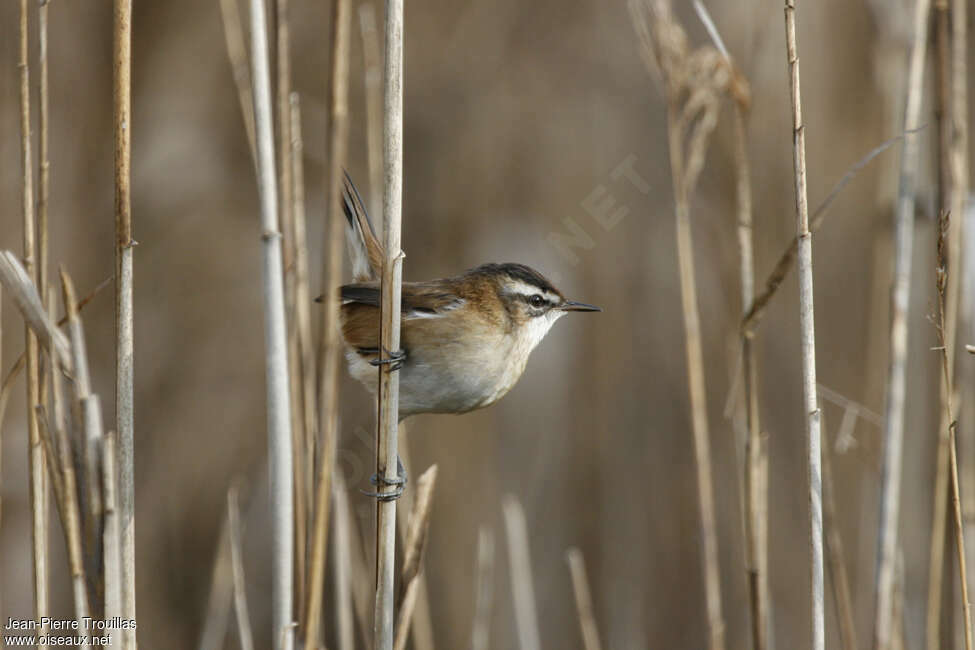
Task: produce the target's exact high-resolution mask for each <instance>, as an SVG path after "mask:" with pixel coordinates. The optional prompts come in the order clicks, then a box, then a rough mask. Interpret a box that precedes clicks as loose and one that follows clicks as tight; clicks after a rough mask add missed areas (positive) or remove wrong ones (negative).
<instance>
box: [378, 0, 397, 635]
mask: <svg viewBox="0 0 975 650" xmlns="http://www.w3.org/2000/svg"><path fill="white" fill-rule="evenodd" d="M383 120H384V121H383V170H384V171H383V176H384V180H385V190H384V192H383V244H384V249H385V259H384V260H383V269H382V283H381V287H382V296H381V305H382V307H381V319H382V320H381V326H380V350H385V351H386V352H388V353H392V352H393V351H396V350H399V347H400V309H399V307H400V296H401V292H402V281H403V258H404V257H405V256H404V255H403V251H402V250H401V248H400V235H401V222H402V201H403V0H387V3H386V62H385V70H384V74H383ZM378 394H379V434H378V435H379V438H378V442H377V445H376V467H377V470H376V471H377V474H378V476H379V477H380V479H385V480H386V481H390V480H395V479H396V473H397V464H398V454H397V443H398V441H397V430H398V422H399V375H398V374H397V373H396V372H395V371H393V370H392V368H391V366H390V364H385V365H384V366H383V367H382V368H381V369H380V371H379V391H378ZM382 485H383V483H382V481H380V489H379V491H380V493H382V492H383V487H382ZM378 510H379V513H378V523H377V526H376V565H377V567H376V611H375V619H374V624H373V628H374V630H375V644H376V648H378V650H391V648H392V647H393V640H394V638H393V581H394V573H395V566H394V565H395V560H396V501H395V500H384V499H382V498H380V499H379V504H378Z"/></svg>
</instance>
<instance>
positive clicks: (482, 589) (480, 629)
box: [471, 526, 494, 650]
mask: <svg viewBox="0 0 975 650" xmlns="http://www.w3.org/2000/svg"><path fill="white" fill-rule="evenodd" d="M493 604H494V533H493V532H492V531H491V529H490V528H487V527H485V526H481V527H480V528H479V529H478V531H477V581H476V582H475V589H474V621H473V623H472V625H471V650H488V647H489V645H488V644H489V641H490V632H491V610H492V605H493Z"/></svg>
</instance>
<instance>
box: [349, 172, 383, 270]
mask: <svg viewBox="0 0 975 650" xmlns="http://www.w3.org/2000/svg"><path fill="white" fill-rule="evenodd" d="M342 209H343V211H344V212H345V218H346V219H347V220H348V222H349V227H348V228H346V230H345V235H346V241H347V242H348V244H349V258H350V259H351V260H352V277H354V278H355V279H356V280H357V281H359V282H363V281H367V280H374V279H376V278H378V277H379V274H380V272H381V271H382V267H383V257H384V255H383V246H382V244H380V243H379V240H378V239H376V233H375V231H374V230H373V229H372V223H371V222H370V221H369V214H368V213H367V212H366V208H365V206H364V205H363V203H362V197H361V196H359V191H358V190H357V189H356V188H355V185H353V183H352V179H351V178H349V174H348V173H346V174H345V184H344V186H343V188H342Z"/></svg>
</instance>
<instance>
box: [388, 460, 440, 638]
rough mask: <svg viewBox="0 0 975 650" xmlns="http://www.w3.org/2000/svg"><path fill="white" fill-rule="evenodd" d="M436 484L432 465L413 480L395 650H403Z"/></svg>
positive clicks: (418, 588)
mask: <svg viewBox="0 0 975 650" xmlns="http://www.w3.org/2000/svg"><path fill="white" fill-rule="evenodd" d="M436 483H437V466H436V465H432V466H431V467H430V468H429V469H427V471H425V472H423V474H421V475H420V478H419V479H417V481H416V499H415V503H414V507H413V509H412V510H411V512H410V523H409V530H408V531H407V534H406V543H405V546H404V551H403V569H402V578H401V579H400V607H399V614H398V616H397V623H396V639H395V643H394V644H393V648H394V649H395V650H406V642H407V639H408V638H409V635H410V625H411V623H412V621H413V612H414V608H415V607H416V602H417V596H418V595H419V593H420V584H421V583H420V576H421V575H422V574H421V572H420V571H421V568H422V562H423V550H424V548H426V541H427V529H428V528H429V527H430V512H431V509H432V506H433V490H434V487H435V486H436Z"/></svg>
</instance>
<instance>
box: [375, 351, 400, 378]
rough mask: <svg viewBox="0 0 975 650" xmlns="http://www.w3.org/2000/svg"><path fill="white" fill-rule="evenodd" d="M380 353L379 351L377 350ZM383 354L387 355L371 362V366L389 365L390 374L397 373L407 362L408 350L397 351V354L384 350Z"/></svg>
mask: <svg viewBox="0 0 975 650" xmlns="http://www.w3.org/2000/svg"><path fill="white" fill-rule="evenodd" d="M377 352H378V350H377ZM383 352H384V353H385V354H386V356H385V357H383V356H382V355H380V356H379V358H378V359H373V360H372V361H370V362H369V365H371V366H376V367H377V368H378V367H379V366H384V365H387V364H388V365H389V370H390V372H395V371H397V370H399V369H400V368H402V367H403V362H404V361H406V350H396V351H395V352H390V351H389V350H387V349H386V348H383Z"/></svg>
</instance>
